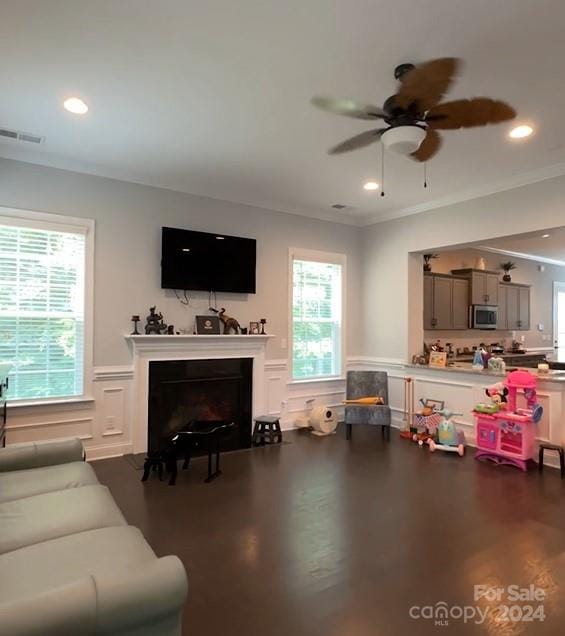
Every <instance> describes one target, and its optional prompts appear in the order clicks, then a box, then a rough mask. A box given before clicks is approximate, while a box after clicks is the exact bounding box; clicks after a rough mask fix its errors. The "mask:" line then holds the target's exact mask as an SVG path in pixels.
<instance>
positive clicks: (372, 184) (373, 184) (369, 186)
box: [363, 181, 379, 190]
mask: <svg viewBox="0 0 565 636" xmlns="http://www.w3.org/2000/svg"><path fill="white" fill-rule="evenodd" d="M363 187H364V188H365V190H378V189H379V184H378V183H377V182H376V181H367V183H366V184H365V185H364V186H363Z"/></svg>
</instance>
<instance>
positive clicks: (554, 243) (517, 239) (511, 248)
mask: <svg viewBox="0 0 565 636" xmlns="http://www.w3.org/2000/svg"><path fill="white" fill-rule="evenodd" d="M475 247H478V248H486V249H489V250H493V251H497V252H500V253H504V254H507V255H509V256H515V257H519V256H523V257H525V258H529V259H532V260H536V261H540V262H548V263H554V264H555V265H565V227H558V228H551V229H548V230H545V231H542V232H528V233H526V234H515V235H514V236H505V237H502V238H497V239H492V240H491V241H486V242H485V243H482V244H481V245H475Z"/></svg>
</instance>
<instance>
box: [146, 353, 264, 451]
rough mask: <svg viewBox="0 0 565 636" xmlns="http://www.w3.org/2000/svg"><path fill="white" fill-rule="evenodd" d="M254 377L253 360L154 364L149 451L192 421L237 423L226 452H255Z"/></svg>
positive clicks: (151, 371)
mask: <svg viewBox="0 0 565 636" xmlns="http://www.w3.org/2000/svg"><path fill="white" fill-rule="evenodd" d="M252 376H253V359H252V358H219V359H209V360H166V361H151V362H149V410H148V437H147V441H148V451H149V453H150V454H153V453H157V452H159V451H160V450H162V449H163V448H164V446H165V445H166V443H167V442H168V440H170V439H171V437H172V436H173V435H174V434H175V433H177V432H178V431H181V430H184V429H185V428H186V427H187V425H188V424H189V423H190V422H191V421H230V422H234V423H235V427H234V429H233V431H232V433H231V434H230V436H229V437H227V438H226V439H225V440H224V442H223V448H225V449H226V450H235V449H240V448H249V447H250V446H251V405H252Z"/></svg>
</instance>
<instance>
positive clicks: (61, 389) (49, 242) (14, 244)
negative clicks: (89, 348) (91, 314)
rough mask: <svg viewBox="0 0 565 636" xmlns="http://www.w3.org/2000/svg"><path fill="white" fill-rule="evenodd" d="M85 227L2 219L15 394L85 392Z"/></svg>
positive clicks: (1, 346) (1, 286)
mask: <svg viewBox="0 0 565 636" xmlns="http://www.w3.org/2000/svg"><path fill="white" fill-rule="evenodd" d="M85 243H86V237H85V234H84V233H78V232H77V233H74V232H67V231H64V232H63V231H52V230H50V229H43V227H41V226H39V225H38V227H32V226H30V224H29V223H28V224H25V225H24V224H22V225H21V226H18V225H14V224H12V223H10V224H7V223H3V222H2V220H1V219H0V361H2V362H9V363H11V364H12V365H13V367H12V370H11V372H10V389H9V394H8V395H9V397H10V398H11V399H34V398H52V397H70V396H77V395H81V394H82V393H83V362H84V308H85Z"/></svg>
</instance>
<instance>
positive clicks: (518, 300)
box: [497, 283, 531, 331]
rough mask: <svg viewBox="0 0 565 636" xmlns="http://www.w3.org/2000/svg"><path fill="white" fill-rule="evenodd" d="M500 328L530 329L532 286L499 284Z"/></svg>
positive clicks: (512, 329)
mask: <svg viewBox="0 0 565 636" xmlns="http://www.w3.org/2000/svg"><path fill="white" fill-rule="evenodd" d="M498 294H499V305H498V321H497V326H498V329H505V330H508V331H528V330H529V329H530V315H531V308H530V287H529V286H528V285H518V284H516V283H499V284H498Z"/></svg>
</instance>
